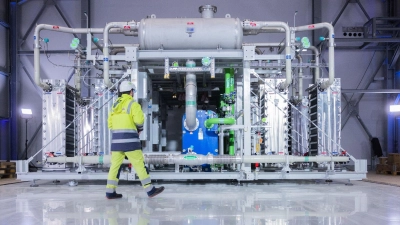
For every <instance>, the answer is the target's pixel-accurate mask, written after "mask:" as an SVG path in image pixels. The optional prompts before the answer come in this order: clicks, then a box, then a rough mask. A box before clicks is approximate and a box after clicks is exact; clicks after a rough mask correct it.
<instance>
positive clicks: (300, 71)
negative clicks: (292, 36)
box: [296, 54, 303, 101]
mask: <svg viewBox="0 0 400 225" xmlns="http://www.w3.org/2000/svg"><path fill="white" fill-rule="evenodd" d="M296 58H297V59H298V60H299V64H300V67H299V86H298V91H299V98H298V101H301V100H302V99H303V67H301V64H302V63H303V58H302V57H301V55H300V54H297V55H296Z"/></svg>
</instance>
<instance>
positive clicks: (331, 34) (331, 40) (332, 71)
mask: <svg viewBox="0 0 400 225" xmlns="http://www.w3.org/2000/svg"><path fill="white" fill-rule="evenodd" d="M322 28H327V29H328V30H329V37H328V39H329V46H328V48H329V50H328V51H329V80H328V81H325V82H323V83H322V84H321V88H322V89H326V88H328V87H329V86H331V84H333V81H334V78H335V51H334V48H335V34H334V29H333V26H332V24H330V23H316V24H310V25H305V26H300V27H294V28H293V29H294V30H295V31H309V30H316V29H322Z"/></svg>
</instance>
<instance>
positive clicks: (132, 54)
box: [125, 46, 138, 62]
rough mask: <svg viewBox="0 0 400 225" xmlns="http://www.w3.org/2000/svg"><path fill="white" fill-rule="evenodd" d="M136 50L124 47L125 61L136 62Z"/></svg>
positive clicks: (135, 48)
mask: <svg viewBox="0 0 400 225" xmlns="http://www.w3.org/2000/svg"><path fill="white" fill-rule="evenodd" d="M137 49H138V47H136V46H134V47H125V60H126V61H130V62H136V61H137V56H138V53H137Z"/></svg>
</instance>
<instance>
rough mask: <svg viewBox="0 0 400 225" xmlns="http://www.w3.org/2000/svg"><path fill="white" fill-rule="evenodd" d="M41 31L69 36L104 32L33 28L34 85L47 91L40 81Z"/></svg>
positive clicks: (84, 29)
mask: <svg viewBox="0 0 400 225" xmlns="http://www.w3.org/2000/svg"><path fill="white" fill-rule="evenodd" d="M42 30H50V31H56V32H62V33H71V34H86V33H92V34H102V33H103V32H104V29H103V28H89V29H87V28H69V27H61V26H57V25H49V24H39V25H37V26H36V28H35V33H34V36H33V39H34V49H33V54H34V68H35V83H36V84H37V85H38V86H39V87H41V88H42V89H44V90H48V89H49V88H50V87H49V85H48V84H46V83H43V82H42V81H41V79H40V44H39V41H40V31H42ZM110 32H112V33H121V32H123V30H122V29H118V30H116V29H113V30H111V31H110Z"/></svg>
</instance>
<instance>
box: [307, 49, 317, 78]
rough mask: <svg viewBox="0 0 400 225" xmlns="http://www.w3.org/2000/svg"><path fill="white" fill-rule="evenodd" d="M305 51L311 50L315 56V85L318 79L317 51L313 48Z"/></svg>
mask: <svg viewBox="0 0 400 225" xmlns="http://www.w3.org/2000/svg"><path fill="white" fill-rule="evenodd" d="M307 50H311V51H313V52H314V55H315V69H314V82H315V83H316V82H317V81H318V79H319V70H320V69H319V50H318V48H316V47H315V46H310V47H308V48H307Z"/></svg>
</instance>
